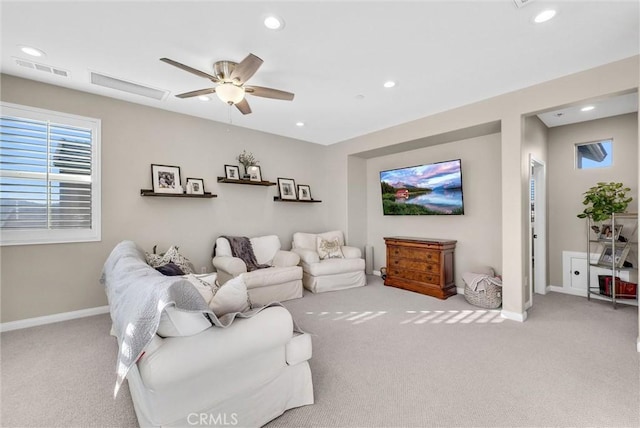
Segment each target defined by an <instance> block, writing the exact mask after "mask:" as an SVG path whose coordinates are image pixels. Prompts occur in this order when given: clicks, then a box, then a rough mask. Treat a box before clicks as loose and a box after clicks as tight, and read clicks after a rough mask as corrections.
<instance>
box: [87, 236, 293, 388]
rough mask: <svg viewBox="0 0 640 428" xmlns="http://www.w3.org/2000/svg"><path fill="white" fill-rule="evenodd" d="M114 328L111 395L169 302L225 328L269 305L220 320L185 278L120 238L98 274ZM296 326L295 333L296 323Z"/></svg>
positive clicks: (154, 332)
mask: <svg viewBox="0 0 640 428" xmlns="http://www.w3.org/2000/svg"><path fill="white" fill-rule="evenodd" d="M100 282H102V283H103V284H104V286H105V289H106V293H107V298H108V299H109V309H110V312H111V320H112V321H113V329H114V333H115V335H116V337H117V338H118V347H119V353H118V360H117V367H116V373H117V379H116V386H115V389H114V397H115V396H116V395H117V394H118V390H119V389H120V386H121V385H122V382H124V379H125V378H126V376H127V373H128V372H129V369H130V368H131V367H132V366H133V365H134V364H135V363H136V361H138V358H140V356H141V355H142V353H143V352H144V350H145V348H146V347H147V345H149V343H150V342H151V340H152V339H153V337H154V335H155V334H156V331H157V330H158V325H159V324H160V316H161V315H162V311H163V310H164V309H165V308H166V307H167V306H171V305H173V306H175V307H176V309H179V310H182V311H186V312H202V313H206V314H208V316H209V318H210V319H211V322H212V323H213V325H215V326H216V327H223V328H224V327H228V326H230V325H231V323H233V320H234V319H235V318H236V317H240V318H249V317H252V316H253V315H255V314H257V313H258V312H260V311H261V310H263V309H265V308H267V307H270V306H281V305H280V303H271V304H269V305H267V306H264V307H260V308H257V309H253V310H250V311H246V312H234V313H229V314H226V315H223V316H221V317H220V318H218V317H217V316H216V315H215V314H214V313H213V312H212V311H211V309H209V306H208V305H207V303H206V302H205V300H204V298H203V297H202V295H201V294H200V292H198V290H197V289H196V288H195V287H194V286H193V284H191V283H190V282H189V281H188V280H187V279H185V278H183V277H180V276H164V275H163V274H161V273H160V272H158V271H157V270H155V269H153V268H152V267H150V266H149V265H148V264H147V263H146V261H145V257H144V251H142V250H141V249H140V248H138V247H137V246H136V244H135V243H134V242H132V241H122V242H121V243H119V244H118V245H116V247H115V248H114V249H113V251H112V252H111V254H110V255H109V257H108V258H107V261H106V262H105V264H104V268H103V271H102V278H101V279H100ZM293 324H294V330H296V331H299V329H298V328H297V326H296V323H295V321H294V323H293Z"/></svg>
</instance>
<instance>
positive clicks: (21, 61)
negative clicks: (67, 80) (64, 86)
mask: <svg viewBox="0 0 640 428" xmlns="http://www.w3.org/2000/svg"><path fill="white" fill-rule="evenodd" d="M13 59H14V60H15V61H16V64H18V65H20V66H22V67H26V68H30V69H32V70H38V71H44V72H45V73H49V74H55V75H56V76H61V77H69V76H71V73H69V72H68V71H67V70H63V69H61V68H57V67H52V66H50V65H46V64H38V63H37V62H33V61H29V60H27V59H22V58H15V57H14V58H13Z"/></svg>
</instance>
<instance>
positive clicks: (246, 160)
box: [237, 150, 258, 179]
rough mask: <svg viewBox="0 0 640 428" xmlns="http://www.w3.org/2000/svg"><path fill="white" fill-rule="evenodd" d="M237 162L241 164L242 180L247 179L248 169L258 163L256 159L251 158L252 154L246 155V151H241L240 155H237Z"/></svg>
mask: <svg viewBox="0 0 640 428" xmlns="http://www.w3.org/2000/svg"><path fill="white" fill-rule="evenodd" d="M237 159H238V162H240V163H241V164H242V166H243V167H244V177H243V178H244V179H248V178H249V167H250V166H253V165H257V164H258V161H257V160H256V158H255V157H254V156H253V153H251V152H249V153H247V151H246V150H243V151H242V153H240V154H239V155H238V158H237Z"/></svg>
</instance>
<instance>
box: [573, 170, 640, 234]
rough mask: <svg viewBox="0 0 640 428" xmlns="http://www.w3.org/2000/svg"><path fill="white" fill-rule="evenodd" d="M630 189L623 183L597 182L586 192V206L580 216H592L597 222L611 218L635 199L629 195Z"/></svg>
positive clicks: (621, 211) (625, 208)
mask: <svg viewBox="0 0 640 428" xmlns="http://www.w3.org/2000/svg"><path fill="white" fill-rule="evenodd" d="M630 191H631V189H629V188H628V187H624V184H622V183H614V182H610V183H603V182H600V183H597V185H596V186H594V187H592V188H590V189H589V190H587V191H586V192H584V201H582V204H583V205H585V206H586V208H585V209H584V211H582V213H580V214H578V218H590V219H591V220H592V221H593V222H594V223H597V222H601V221H604V220H607V219H609V218H611V215H612V214H618V213H623V212H625V211H626V210H627V207H628V206H629V202H631V201H632V200H633V198H632V197H630V196H629V197H628V196H627V192H630ZM594 230H595V229H594ZM596 233H597V232H596Z"/></svg>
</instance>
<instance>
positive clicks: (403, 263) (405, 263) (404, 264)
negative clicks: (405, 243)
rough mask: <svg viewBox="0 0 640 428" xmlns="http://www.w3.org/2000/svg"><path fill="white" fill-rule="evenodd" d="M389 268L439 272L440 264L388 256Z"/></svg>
mask: <svg viewBox="0 0 640 428" xmlns="http://www.w3.org/2000/svg"><path fill="white" fill-rule="evenodd" d="M388 267H389V268H397V269H410V270H416V271H419V272H427V273H436V274H438V273H440V264H439V263H434V262H431V261H422V260H412V259H400V258H397V257H393V256H391V257H390V258H389V266H388Z"/></svg>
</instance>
